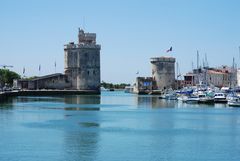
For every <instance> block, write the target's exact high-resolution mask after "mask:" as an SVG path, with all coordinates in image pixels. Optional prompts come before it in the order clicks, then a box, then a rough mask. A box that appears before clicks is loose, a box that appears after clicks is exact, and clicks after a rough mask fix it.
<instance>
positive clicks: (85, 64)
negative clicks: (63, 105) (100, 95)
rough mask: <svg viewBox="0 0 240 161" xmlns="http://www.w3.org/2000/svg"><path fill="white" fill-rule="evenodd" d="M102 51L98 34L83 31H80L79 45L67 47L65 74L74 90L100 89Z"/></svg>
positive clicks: (72, 44) (65, 49) (65, 51)
mask: <svg viewBox="0 0 240 161" xmlns="http://www.w3.org/2000/svg"><path fill="white" fill-rule="evenodd" d="M100 49H101V46H100V45H98V44H96V34H95V33H85V32H84V31H83V30H82V29H79V33H78V44H74V43H73V42H72V43H69V44H67V45H65V48H64V57H65V74H66V76H67V77H68V79H69V81H70V83H71V87H72V88H73V89H78V90H99V89H100V83H101V82H100Z"/></svg>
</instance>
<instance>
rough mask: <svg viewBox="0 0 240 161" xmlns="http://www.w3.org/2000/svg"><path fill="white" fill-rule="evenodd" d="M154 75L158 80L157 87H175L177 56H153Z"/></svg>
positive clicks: (160, 88) (161, 88)
mask: <svg viewBox="0 0 240 161" xmlns="http://www.w3.org/2000/svg"><path fill="white" fill-rule="evenodd" d="M151 63H152V77H153V80H154V81H156V85H157V89H159V90H163V89H168V88H173V86H174V83H175V58H173V57H157V58H151Z"/></svg>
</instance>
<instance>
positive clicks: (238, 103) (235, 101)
mask: <svg viewBox="0 0 240 161" xmlns="http://www.w3.org/2000/svg"><path fill="white" fill-rule="evenodd" d="M228 106H233V107H240V98H239V97H234V98H232V99H230V100H228Z"/></svg>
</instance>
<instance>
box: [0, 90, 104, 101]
mask: <svg viewBox="0 0 240 161" xmlns="http://www.w3.org/2000/svg"><path fill="white" fill-rule="evenodd" d="M100 93H101V92H100V91H97V90H21V91H5V92H0V101H4V100H6V99H8V98H9V97H17V96H63V95H99V94H100Z"/></svg>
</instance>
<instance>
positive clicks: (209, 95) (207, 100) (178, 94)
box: [159, 86, 240, 107]
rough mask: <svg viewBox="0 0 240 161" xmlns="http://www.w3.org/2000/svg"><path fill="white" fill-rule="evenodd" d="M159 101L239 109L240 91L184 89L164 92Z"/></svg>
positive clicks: (208, 88)
mask: <svg viewBox="0 0 240 161" xmlns="http://www.w3.org/2000/svg"><path fill="white" fill-rule="evenodd" d="M159 99H166V100H177V101H180V102H183V103H188V104H215V103H224V104H228V106H233V107H240V90H239V89H236V88H235V89H231V88H228V87H223V88H221V89H219V88H217V87H203V86H201V87H198V86H196V87H185V88H183V89H181V90H172V89H169V90H166V91H165V92H164V93H163V94H162V95H161V96H160V97H159Z"/></svg>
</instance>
